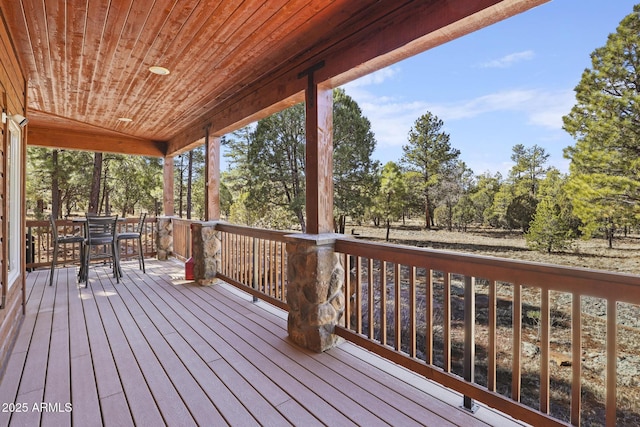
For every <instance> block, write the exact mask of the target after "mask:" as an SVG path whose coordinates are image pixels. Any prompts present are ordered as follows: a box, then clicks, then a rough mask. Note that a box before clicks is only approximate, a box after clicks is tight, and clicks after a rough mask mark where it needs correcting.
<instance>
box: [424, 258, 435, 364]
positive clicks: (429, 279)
mask: <svg viewBox="0 0 640 427" xmlns="http://www.w3.org/2000/svg"><path fill="white" fill-rule="evenodd" d="M425 274H426V277H425V293H426V295H425V300H426V302H427V306H426V307H425V310H426V313H425V317H426V325H425V328H426V331H425V338H424V341H425V350H424V353H425V362H427V363H428V364H429V365H433V326H434V325H433V270H431V269H430V268H425Z"/></svg>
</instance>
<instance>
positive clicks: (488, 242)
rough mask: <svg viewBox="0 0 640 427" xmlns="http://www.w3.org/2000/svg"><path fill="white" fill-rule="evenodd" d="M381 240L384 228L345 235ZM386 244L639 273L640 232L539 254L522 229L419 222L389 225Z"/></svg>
mask: <svg viewBox="0 0 640 427" xmlns="http://www.w3.org/2000/svg"><path fill="white" fill-rule="evenodd" d="M352 231H353V233H356V234H359V235H360V237H362V238H369V239H372V240H376V241H384V238H385V233H386V230H385V228H384V227H373V226H351V227H349V228H348V229H347V234H348V233H351V232H352ZM389 243H396V244H406V245H412V246H419V247H427V248H432V249H441V250H451V251H457V252H466V253H474V254H479V255H489V256H495V257H501V258H513V259H520V260H525V261H534V262H541V263H546V264H558V265H567V266H573V267H584V268H590V269H597V270H606V271H616V272H620V273H630V274H639V275H640V235H634V236H628V237H624V236H617V238H616V239H615V240H614V243H613V248H612V249H609V248H608V244H607V241H606V240H604V239H590V240H586V241H585V240H577V241H575V242H574V245H573V248H572V249H571V250H568V251H565V252H560V253H551V254H547V253H541V252H537V251H532V250H529V249H528V248H527V245H526V242H525V239H524V237H523V235H522V232H521V231H510V230H498V229H493V228H488V227H487V228H478V227H471V228H469V229H468V231H467V232H458V231H446V230H426V229H425V228H424V226H422V225H419V224H409V223H407V225H402V224H396V225H395V226H394V227H392V229H391V232H390V235H389Z"/></svg>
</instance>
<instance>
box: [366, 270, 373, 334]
mask: <svg viewBox="0 0 640 427" xmlns="http://www.w3.org/2000/svg"><path fill="white" fill-rule="evenodd" d="M367 271H368V279H369V282H368V284H369V288H368V290H367V300H368V304H369V316H368V317H369V319H368V320H369V322H368V323H369V334H368V337H369V338H371V339H373V338H374V315H373V314H374V313H373V312H374V311H375V310H374V294H375V292H373V283H374V280H373V258H369V262H368V269H367Z"/></svg>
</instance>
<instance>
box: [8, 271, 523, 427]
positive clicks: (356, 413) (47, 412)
mask: <svg viewBox="0 0 640 427" xmlns="http://www.w3.org/2000/svg"><path fill="white" fill-rule="evenodd" d="M123 269H124V278H123V279H122V280H121V282H120V284H116V283H115V280H112V278H111V277H110V274H109V270H108V269H105V268H101V267H93V266H92V268H91V277H90V284H89V287H87V288H85V287H84V285H82V286H78V285H77V283H76V278H75V275H76V272H77V269H76V268H60V269H57V270H56V277H55V279H56V280H55V281H54V286H52V287H49V286H47V285H46V284H47V274H48V270H36V271H33V272H31V273H29V274H28V276H27V296H28V300H27V314H26V316H25V318H24V322H23V324H22V327H21V330H20V333H19V336H18V339H17V341H16V343H15V345H14V348H13V350H12V354H11V357H10V359H9V363H8V365H7V367H6V370H5V372H4V376H3V378H2V380H1V382H0V403H1V404H2V408H0V409H1V410H0V425H28V426H36V425H56V426H65V425H75V426H95V425H117V426H127V425H153V426H157V425H169V426H177V425H180V426H186V425H203V426H204V425H208V426H211V425H227V424H228V425H243V426H248V425H276V426H281V425H304V426H312V425H330V426H338V425H340V426H341V425H366V426H375V425H402V426H410V425H432V426H447V425H459V426H471V425H520V424H516V423H514V421H513V420H512V419H511V418H509V417H505V416H503V415H501V414H499V413H496V412H495V411H493V410H491V409H489V408H486V407H481V408H480V409H479V411H478V412H476V413H475V414H469V413H467V412H465V411H464V410H462V409H459V405H460V404H461V403H462V397H461V396H460V395H459V394H457V393H453V392H451V391H449V390H448V389H445V388H443V387H441V386H439V385H437V384H435V383H432V382H430V381H427V380H425V379H424V378H422V377H420V376H418V375H415V374H414V373H412V372H410V371H407V370H405V369H404V368H401V367H398V366H396V365H394V364H392V363H389V362H388V361H386V360H384V359H382V358H380V357H378V356H375V355H373V354H371V353H369V352H367V351H365V350H363V349H361V348H359V347H357V346H355V345H353V344H351V343H347V342H345V343H343V344H341V345H340V346H339V347H337V348H334V349H332V350H330V351H328V352H325V353H323V354H315V353H311V352H308V351H306V350H304V349H302V348H300V347H298V346H296V345H294V344H293V343H291V342H290V341H289V340H288V339H287V330H286V329H287V320H286V313H284V312H282V311H280V310H278V309H276V308H274V307H272V306H270V305H268V304H266V303H264V302H258V303H253V302H252V301H251V297H250V296H248V295H246V294H244V293H242V292H240V291H238V290H237V289H235V288H233V287H231V286H230V285H227V284H225V283H224V282H219V283H216V284H215V285H212V286H208V287H199V286H196V285H194V284H193V283H191V282H187V281H185V280H183V277H184V276H183V271H184V269H183V264H182V263H177V262H173V261H166V262H159V261H154V260H149V261H148V263H147V274H142V272H141V271H139V270H138V269H137V263H135V262H129V263H123Z"/></svg>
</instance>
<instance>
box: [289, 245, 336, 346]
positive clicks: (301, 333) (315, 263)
mask: <svg viewBox="0 0 640 427" xmlns="http://www.w3.org/2000/svg"><path fill="white" fill-rule="evenodd" d="M334 242H335V239H334V238H333V235H331V234H327V235H304V234H302V235H300V234H295V235H289V236H287V280H288V284H287V304H288V305H289V319H288V332H289V338H291V340H293V341H294V342H295V343H296V344H298V345H300V346H302V347H306V348H308V349H310V350H313V351H316V352H318V353H320V352H323V351H325V350H328V349H330V348H332V347H334V346H335V345H337V344H338V343H339V342H340V341H341V338H340V337H338V336H336V335H334V334H333V330H334V326H335V325H344V323H345V322H344V268H343V266H342V263H341V262H340V257H339V256H338V254H336V253H335V252H334Z"/></svg>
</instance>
